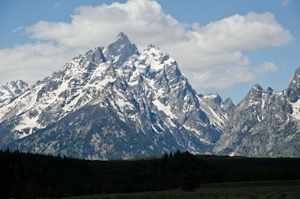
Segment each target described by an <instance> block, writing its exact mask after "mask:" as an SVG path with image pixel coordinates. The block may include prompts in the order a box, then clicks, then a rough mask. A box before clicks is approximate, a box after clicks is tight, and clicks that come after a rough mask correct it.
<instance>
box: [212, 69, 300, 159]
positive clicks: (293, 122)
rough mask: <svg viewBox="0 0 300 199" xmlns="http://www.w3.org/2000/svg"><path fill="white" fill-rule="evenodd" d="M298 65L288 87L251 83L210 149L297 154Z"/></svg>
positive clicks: (231, 152)
mask: <svg viewBox="0 0 300 199" xmlns="http://www.w3.org/2000/svg"><path fill="white" fill-rule="evenodd" d="M299 85H300V68H298V69H297V70H296V71H295V75H294V78H293V80H292V82H291V83H290V85H289V87H288V88H287V89H286V90H284V91H282V92H276V91H274V90H273V89H271V88H270V87H269V88H268V89H267V90H266V91H265V90H263V89H262V87H261V86H260V85H258V84H256V85H255V86H253V88H252V89H251V90H250V92H249V93H248V95H247V96H246V97H245V99H244V100H243V101H242V102H241V103H239V104H238V105H236V106H235V107H234V108H233V110H232V112H231V114H230V115H229V117H228V119H227V122H226V125H225V127H224V130H223V132H222V135H221V137H220V140H219V141H217V142H216V143H215V145H214V147H213V150H212V152H213V153H215V154H218V155H231V156H248V157H300V146H299V143H300V129H299V127H300V100H299V96H300V88H299Z"/></svg>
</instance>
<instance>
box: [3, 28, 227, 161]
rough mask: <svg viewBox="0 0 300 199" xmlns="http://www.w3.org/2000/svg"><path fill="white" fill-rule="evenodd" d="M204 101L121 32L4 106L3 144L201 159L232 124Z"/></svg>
mask: <svg viewBox="0 0 300 199" xmlns="http://www.w3.org/2000/svg"><path fill="white" fill-rule="evenodd" d="M205 100H206V99H204V98H200V97H199V96H197V94H196V92H195V91H194V90H193V89H192V87H191V85H190V84H189V83H188V80H187V79H186V77H184V76H183V75H182V73H181V72H180V70H179V67H178V65H177V63H176V61H175V60H174V59H172V58H170V57H169V55H168V54H164V53H163V52H162V51H161V50H160V49H159V48H157V47H155V46H154V45H149V46H148V47H147V48H146V49H145V50H144V51H143V52H141V53H139V52H138V50H137V48H136V46H135V45H134V44H131V43H130V41H129V39H128V37H127V36H126V35H125V34H124V33H120V34H119V35H118V37H117V38H116V40H115V41H113V42H112V43H111V44H109V45H108V46H107V47H106V48H103V47H97V48H95V49H94V50H89V51H88V52H86V53H85V54H83V55H79V56H77V57H74V58H73V59H72V60H71V61H69V62H67V63H66V64H65V65H64V66H63V67H62V68H60V69H59V70H57V71H55V72H54V73H53V74H52V75H50V76H48V77H46V78H45V79H44V80H42V81H40V82H38V83H37V84H36V85H34V86H32V87H31V88H30V89H29V90H27V91H26V92H24V93H22V94H21V95H19V96H18V97H17V98H16V99H15V100H13V101H12V102H10V103H8V104H7V105H5V106H2V107H1V108H0V131H1V132H2V134H1V136H2V137H3V139H2V140H3V141H2V143H1V146H4V145H6V144H8V143H15V144H16V145H18V146H19V149H21V148H23V149H26V150H34V151H35V152H44V153H54V152H60V153H61V154H63V153H67V154H72V155H73V156H75V155H76V156H79V157H82V158H89V159H107V158H112V157H114V158H129V157H139V156H144V155H154V154H155V155H160V154H162V153H164V152H169V151H172V150H178V149H179V150H189V151H190V152H192V153H202V152H204V151H205V149H206V148H207V147H209V146H210V145H211V144H212V143H214V142H216V141H217V140H218V139H219V136H220V133H221V130H222V129H223V127H224V124H225V121H226V118H227V113H226V111H224V110H223V109H222V108H220V104H217V105H216V104H214V106H212V105H211V104H209V103H208V102H207V101H205ZM216 106H219V108H217V107H216ZM8 132H9V133H8ZM29 140H35V141H34V142H31V141H29ZM29 143H34V144H29ZM78 143H81V144H80V145H79V144H78ZM71 146H74V147H75V148H76V149H73V148H72V147H71ZM70 147H71V148H70ZM121 148H122V150H121ZM67 154H66V155H67Z"/></svg>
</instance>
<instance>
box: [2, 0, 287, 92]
mask: <svg viewBox="0 0 300 199" xmlns="http://www.w3.org/2000/svg"><path fill="white" fill-rule="evenodd" d="M71 17H72V21H71V22H70V23H65V22H48V21H40V22H38V23H36V24H34V25H32V26H30V27H27V28H26V32H27V33H28V34H29V35H30V37H31V38H33V39H36V40H40V41H46V43H43V44H42V43H36V44H30V45H29V44H28V45H29V46H23V47H22V48H24V49H25V48H29V49H32V50H29V51H28V52H23V53H25V54H26V56H28V59H22V60H21V61H20V60H19V61H14V60H12V61H9V60H8V58H3V57H1V55H0V61H1V59H5V61H6V62H12V63H11V65H12V66H13V67H15V68H16V69H19V70H21V69H20V68H19V66H20V63H22V65H26V66H28V67H33V68H35V69H34V70H36V71H37V72H36V73H38V71H39V67H41V65H43V64H44V65H45V66H49V67H50V68H49V73H50V71H53V69H54V67H53V66H55V67H60V66H62V65H63V62H67V61H69V57H70V54H71V53H73V52H75V51H76V52H78V53H79V50H82V49H88V48H90V49H91V48H94V47H96V46H107V45H108V44H109V43H110V42H111V41H113V40H114V39H115V37H116V36H117V35H118V33H119V32H124V33H125V34H127V35H128V37H129V39H130V40H131V41H132V42H133V43H135V44H136V45H137V46H138V48H139V50H143V48H144V47H145V46H146V45H148V44H149V43H152V44H155V45H156V46H159V47H160V48H161V49H162V50H163V52H166V53H169V54H170V56H171V57H173V58H174V59H175V60H177V62H178V63H179V67H180V69H181V71H182V72H183V73H184V74H185V75H186V76H187V78H188V79H189V81H190V83H191V84H192V86H193V87H194V88H195V89H196V90H198V91H201V92H202V91H204V92H205V89H208V88H214V89H217V90H226V89H229V88H230V87H232V86H233V85H234V84H236V83H239V82H252V81H255V80H256V79H257V77H258V76H260V75H264V74H266V73H269V72H276V71H277V67H276V66H275V64H273V63H270V62H263V63H262V64H261V65H260V66H251V62H250V59H249V57H247V56H246V55H245V54H244V53H243V51H246V50H257V49H260V48H265V47H278V46H282V45H285V44H287V43H289V42H291V41H292V40H293V37H292V35H291V34H290V32H289V30H285V29H284V28H283V27H282V26H281V25H280V24H278V22H277V21H276V20H275V17H274V14H272V13H269V12H266V13H262V14H258V13H254V12H249V13H248V14H247V15H239V14H235V15H232V16H229V17H227V18H224V19H220V20H219V21H215V22H211V23H209V24H207V25H205V26H199V24H198V23H194V24H190V25H188V24H183V23H180V22H178V21H177V20H176V19H174V18H173V17H172V16H170V15H168V14H165V13H164V11H163V9H162V7H161V6H160V4H158V3H157V2H156V1H149V0H129V1H127V2H126V3H123V4H121V3H112V4H111V5H106V4H102V5H99V6H96V7H93V6H81V7H79V8H76V9H75V13H74V15H72V16H71ZM49 41H50V42H49ZM54 43H55V44H56V45H55V44H54ZM39 45H42V46H43V48H44V49H45V50H44V51H42V52H43V53H41V52H37V51H36V47H37V46H39ZM20 48H21V46H17V47H15V48H14V49H10V50H7V54H9V53H11V54H12V55H14V53H17V55H18V52H19V51H20V50H19V49H20ZM46 49H47V50H46ZM70 49H72V50H70ZM2 51H3V50H2ZM8 51H9V52H8ZM50 52H51V53H50ZM19 53H20V52H19ZM47 53H50V54H47ZM78 53H76V54H73V56H76V55H77V54H78ZM81 53H84V51H82V52H81ZM45 54H46V55H45ZM18 56H19V55H18ZM7 57H9V56H7ZM13 57H14V56H11V59H14V58H13ZM29 57H31V58H29ZM41 57H44V58H41ZM53 57H58V59H56V58H55V59H52V58H53ZM34 59H37V60H40V61H36V62H34V61H33V60H34ZM63 60H64V61H63ZM50 65H51V66H50ZM7 66H8V65H7ZM41 68H42V67H41ZM28 77H29V75H28ZM31 77H32V76H31ZM32 78H33V79H34V77H32ZM39 79H40V78H39Z"/></svg>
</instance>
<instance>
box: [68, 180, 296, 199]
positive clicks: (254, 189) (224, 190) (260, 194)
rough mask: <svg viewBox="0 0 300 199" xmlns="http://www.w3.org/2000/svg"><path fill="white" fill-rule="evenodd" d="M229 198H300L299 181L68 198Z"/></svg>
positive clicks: (215, 185) (245, 183) (208, 186)
mask: <svg viewBox="0 0 300 199" xmlns="http://www.w3.org/2000/svg"><path fill="white" fill-rule="evenodd" d="M203 198H211V199H213V198H216V199H225V198H227V199H229V198H241V199H242V198H247V199H248V198H249V199H250V198H251V199H256V198H257V199H265V198H272V199H273V198H286V199H288V198H293V199H300V181H299V180H298V181H273V182H272V181H270V182H239V183H219V184H203V185H201V186H200V187H199V189H196V190H195V191H191V192H184V191H182V190H181V189H175V190H168V191H157V192H145V193H130V194H125V193H124V194H105V195H90V196H78V197H70V198H68V199H203Z"/></svg>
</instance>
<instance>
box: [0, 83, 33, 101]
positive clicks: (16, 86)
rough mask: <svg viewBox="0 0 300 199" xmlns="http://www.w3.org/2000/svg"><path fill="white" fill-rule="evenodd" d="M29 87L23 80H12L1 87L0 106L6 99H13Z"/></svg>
mask: <svg viewBox="0 0 300 199" xmlns="http://www.w3.org/2000/svg"><path fill="white" fill-rule="evenodd" d="M26 89H28V84H27V83H26V82H24V81H22V80H17V81H11V82H10V83H6V84H3V85H2V86H1V87H0V106H1V103H3V102H5V101H6V100H9V99H12V98H14V97H16V96H17V95H19V94H20V93H22V92H24V91H25V90H26Z"/></svg>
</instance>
